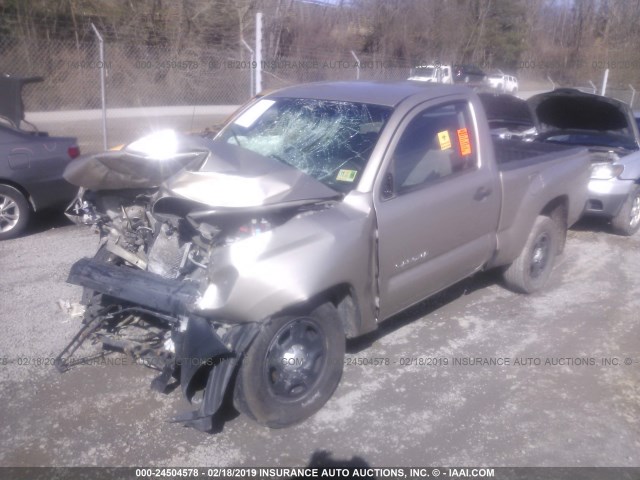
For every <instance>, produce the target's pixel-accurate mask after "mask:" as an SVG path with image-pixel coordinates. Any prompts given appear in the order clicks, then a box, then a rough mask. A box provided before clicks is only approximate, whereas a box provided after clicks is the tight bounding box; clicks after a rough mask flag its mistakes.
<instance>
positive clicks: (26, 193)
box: [0, 177, 37, 212]
mask: <svg viewBox="0 0 640 480" xmlns="http://www.w3.org/2000/svg"><path fill="white" fill-rule="evenodd" d="M0 185H6V186H8V187H12V188H15V189H16V190H18V192H20V193H21V194H22V195H24V198H26V199H27V202H28V203H29V206H30V207H31V210H33V211H34V212H35V211H36V210H37V208H36V205H35V203H34V202H33V197H32V196H31V194H30V193H29V191H28V190H27V189H26V188H24V187H23V186H22V185H20V184H19V183H16V182H14V181H13V180H9V179H8V178H3V177H0Z"/></svg>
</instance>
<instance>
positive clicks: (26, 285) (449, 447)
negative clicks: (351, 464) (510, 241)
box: [0, 214, 640, 466]
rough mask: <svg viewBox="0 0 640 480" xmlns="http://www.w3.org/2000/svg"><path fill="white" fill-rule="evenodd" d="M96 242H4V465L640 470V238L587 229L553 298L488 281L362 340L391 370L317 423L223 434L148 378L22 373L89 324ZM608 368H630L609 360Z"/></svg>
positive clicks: (47, 234)
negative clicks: (76, 277)
mask: <svg viewBox="0 0 640 480" xmlns="http://www.w3.org/2000/svg"><path fill="white" fill-rule="evenodd" d="M96 245H97V235H95V234H93V233H92V232H91V231H90V230H89V229H87V228H81V227H76V226H72V225H69V224H67V223H66V222H65V220H64V218H63V217H62V216H61V215H59V214H55V215H53V214H52V215H44V216H40V218H39V222H38V223H37V225H36V226H35V227H33V228H32V229H31V230H30V231H29V232H28V233H27V234H26V235H25V236H23V237H22V238H19V239H15V240H10V241H5V242H1V243H0V265H1V267H2V275H1V277H0V326H1V327H2V335H0V382H2V385H1V386H2V388H1V390H0V405H2V407H0V437H1V438H3V442H2V444H1V446H0V465H2V466H23V465H28V466H36V465H37V466H49V465H53V466H78V465H99V466H131V465H143V466H147V465H149V466H268V465H272V466H303V465H306V464H308V463H309V461H310V459H311V458H312V456H314V455H316V456H317V455H319V454H320V455H322V453H321V452H325V453H324V455H327V456H328V457H329V458H331V459H332V460H337V461H349V460H353V459H354V457H357V458H358V459H359V460H358V461H364V462H366V463H367V464H369V465H371V466H396V465H397V466H416V465H490V466H505V465H509V466H534V465H537V466H640V321H639V320H640V314H639V312H640V235H636V237H634V238H631V239H629V238H622V237H617V236H614V235H612V234H610V233H609V231H608V228H607V226H606V225H604V224H602V223H601V222H583V223H582V224H581V225H579V226H578V227H577V228H576V229H574V230H573V231H571V232H570V238H569V242H568V244H567V250H566V252H565V254H564V255H563V257H562V258H561V259H560V263H559V265H558V266H557V267H556V270H555V271H554V275H553V277H552V281H551V284H550V285H549V287H548V289H547V290H546V291H545V292H544V293H543V294H539V295H534V296H521V295H516V294H513V293H511V292H509V291H507V290H505V289H504V288H503V287H501V286H500V285H499V284H497V283H496V276H495V275H491V274H482V275H478V276H476V277H474V278H472V279H469V280H467V281H464V282H462V283H461V284H459V285H456V286H455V287H453V288H451V289H449V290H447V291H446V292H444V293H443V294H440V295H438V296H437V297H436V298H434V299H432V300H431V301H428V302H424V303H423V304H421V305H418V306H416V307H414V308H413V309H411V310H410V311H408V312H405V313H404V314H402V315H400V316H398V317H397V318H394V319H392V320H391V321H388V322H386V323H385V324H383V326H382V329H381V331H380V333H379V334H376V335H374V336H371V337H368V338H366V339H363V340H360V341H358V342H353V343H352V344H350V346H349V355H348V358H350V359H352V360H354V359H357V358H358V357H367V358H374V357H375V358H388V359H389V361H390V365H387V366H372V365H353V364H352V365H346V366H345V372H344V376H343V379H342V382H341V384H340V386H339V388H338V390H337V391H336V393H335V395H334V396H333V398H332V399H331V400H330V401H329V403H328V404H327V405H326V406H325V407H324V408H323V409H322V410H321V411H320V412H319V413H317V414H316V415H315V416H314V417H312V418H311V419H309V420H307V421H306V422H305V423H303V424H301V425H298V426H296V427H293V428H290V429H286V430H269V429H267V428H265V427H261V426H259V425H257V424H255V423H252V422H251V421H250V420H249V419H247V418H246V417H244V416H238V415H236V414H234V412H233V411H232V410H229V411H227V412H226V416H227V422H226V424H225V426H224V429H223V431H222V432H220V433H217V434H204V433H200V432H197V431H195V430H193V429H187V428H183V427H181V426H179V425H176V424H171V423H168V422H167V421H166V420H167V419H168V418H169V417H171V416H172V415H173V414H175V413H176V412H178V411H182V410H184V409H185V408H187V405H185V403H184V401H183V400H182V399H181V398H180V394H179V391H175V392H174V393H172V394H171V395H168V396H167V395H162V394H159V393H155V392H153V391H151V390H150V389H149V388H148V387H149V382H150V381H151V379H152V378H153V377H154V375H155V374H154V372H153V371H151V370H149V369H146V368H144V367H142V366H138V365H129V366H116V365H111V366H99V365H85V366H79V367H76V368H74V369H72V370H71V371H70V372H68V373H65V374H59V373H57V372H56V371H55V369H54V368H53V367H51V366H48V365H30V366H25V365H19V364H18V359H23V360H20V363H24V359H35V360H31V362H32V363H34V361H35V362H36V363H37V362H43V361H44V362H46V360H38V359H48V358H51V357H52V356H55V355H56V354H57V353H58V352H59V351H60V350H61V349H62V348H63V347H64V345H65V343H66V342H67V341H68V340H69V339H70V338H71V336H72V335H73V334H74V333H75V331H76V330H77V328H78V327H79V321H78V320H77V319H75V320H70V319H69V318H68V317H67V316H66V315H65V314H63V313H62V312H61V311H60V310H59V308H58V307H57V305H56V302H57V301H58V300H59V299H68V300H71V301H77V300H78V299H79V297H80V289H79V288H77V287H74V286H71V285H67V284H66V283H65V279H66V275H67V272H68V270H69V267H70V265H71V264H72V263H73V262H74V261H75V260H76V259H78V258H80V257H82V256H90V255H92V254H93V252H94V250H95V248H96ZM407 357H422V358H424V359H426V358H436V359H447V361H448V365H440V366H428V365H411V366H406V365H401V363H404V360H402V359H404V358H407ZM454 357H455V358H457V359H461V358H469V357H471V358H475V357H483V358H505V357H507V358H509V361H510V365H508V366H495V365H494V366H490V365H485V366H483V365H474V366H470V365H455V366H454V365H453V359H454ZM610 357H613V358H615V359H617V360H615V361H617V362H619V365H603V364H602V359H603V358H610ZM567 358H569V359H570V360H566V359H567ZM575 358H579V359H581V361H582V360H586V361H587V363H588V362H591V360H588V359H589V358H593V359H594V360H593V362H595V364H587V365H578V364H576V362H575V360H573V359H575ZM627 358H629V359H631V361H632V364H631V365H625V364H624V362H625V359H627ZM516 359H520V360H521V361H522V362H523V363H525V365H514V364H513V363H514V362H515V361H516ZM528 359H531V360H528ZM536 359H538V360H539V361H540V362H541V365H535V364H528V363H529V362H531V363H535V362H537V361H538V360H536ZM547 359H549V360H550V361H553V362H558V361H559V362H560V363H563V364H564V365H545V364H544V363H545V360H547ZM558 359H565V360H558ZM615 361H614V362H615ZM572 363H573V364H572Z"/></svg>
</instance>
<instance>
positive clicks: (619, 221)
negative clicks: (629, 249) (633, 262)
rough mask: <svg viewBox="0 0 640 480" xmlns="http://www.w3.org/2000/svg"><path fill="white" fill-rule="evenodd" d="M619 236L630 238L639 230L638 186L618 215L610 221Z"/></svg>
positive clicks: (639, 200)
mask: <svg viewBox="0 0 640 480" xmlns="http://www.w3.org/2000/svg"><path fill="white" fill-rule="evenodd" d="M611 225H613V228H614V230H615V231H616V233H618V234H619V235H624V236H627V237H628V236H631V235H633V234H634V233H636V232H637V231H638V229H640V185H635V186H634V187H633V190H632V191H631V193H630V194H629V196H628V197H627V199H626V200H625V202H624V204H623V205H622V208H621V209H620V212H619V213H618V215H616V216H615V217H613V219H612V220H611Z"/></svg>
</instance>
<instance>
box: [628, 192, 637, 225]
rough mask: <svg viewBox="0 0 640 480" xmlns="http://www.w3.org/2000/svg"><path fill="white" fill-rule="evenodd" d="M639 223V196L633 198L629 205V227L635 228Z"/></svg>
mask: <svg viewBox="0 0 640 480" xmlns="http://www.w3.org/2000/svg"><path fill="white" fill-rule="evenodd" d="M639 223H640V194H639V195H636V196H635V197H634V198H633V203H632V204H631V214H630V215H629V226H630V227H631V228H635V227H636V226H637V225H638V224H639Z"/></svg>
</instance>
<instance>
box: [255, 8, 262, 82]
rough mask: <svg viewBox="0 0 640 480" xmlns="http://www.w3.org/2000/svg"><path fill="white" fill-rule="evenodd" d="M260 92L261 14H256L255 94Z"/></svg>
mask: <svg viewBox="0 0 640 480" xmlns="http://www.w3.org/2000/svg"><path fill="white" fill-rule="evenodd" d="M261 91H262V12H258V13H256V94H258V93H260V92H261Z"/></svg>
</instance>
